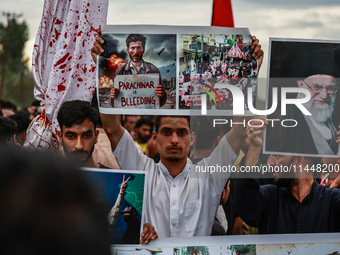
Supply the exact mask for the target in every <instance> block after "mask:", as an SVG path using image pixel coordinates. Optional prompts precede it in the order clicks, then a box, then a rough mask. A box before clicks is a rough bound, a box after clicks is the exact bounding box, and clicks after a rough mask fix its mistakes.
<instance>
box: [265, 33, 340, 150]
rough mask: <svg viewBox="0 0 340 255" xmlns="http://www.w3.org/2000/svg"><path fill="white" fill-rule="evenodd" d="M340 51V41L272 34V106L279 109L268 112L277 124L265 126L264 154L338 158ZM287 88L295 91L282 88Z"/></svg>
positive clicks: (270, 75) (270, 67)
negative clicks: (281, 37) (278, 36)
mask: <svg viewBox="0 0 340 255" xmlns="http://www.w3.org/2000/svg"><path fill="white" fill-rule="evenodd" d="M339 52H340V42H339V41H320V40H302V39H280V38H272V39H270V52H269V53H270V56H269V57H270V65H269V71H268V86H267V95H268V100H267V109H269V108H270V107H275V105H277V108H276V110H275V111H274V112H273V113H272V114H270V115H269V116H268V119H273V120H275V123H274V121H273V122H271V124H270V125H268V127H267V129H266V133H265V140H264V153H266V154H282V155H301V156H311V157H339V155H340V154H339V153H340V151H339V146H338V144H337V143H336V138H337V135H336V133H337V131H338V126H339V123H340V122H339V116H340V115H339V113H340V112H339V109H340V108H339V106H340V102H339V95H338V94H339V89H338V87H339V80H338V78H339V77H340V57H339V56H340V55H339ZM287 88H288V89H293V90H294V91H293V92H294V93H288V94H287V93H285V92H282V89H285V90H287ZM296 90H298V91H296ZM276 91H277V92H278V96H277V98H276V99H275V98H274V97H275V96H276V94H277V93H276ZM280 92H281V93H280ZM307 94H309V95H310V99H309V100H308V99H306V100H305V102H303V104H302V106H299V103H296V102H297V101H298V100H300V101H301V100H302V101H303V100H304V98H305V96H307ZM280 95H281V97H280ZM283 96H285V98H287V99H288V100H290V102H288V100H287V99H285V98H283ZM273 98H274V99H273ZM294 100H295V101H294ZM292 101H293V102H292ZM283 103H284V104H283ZM304 109H305V110H306V111H307V112H303V110H304ZM283 110H285V111H286V113H283Z"/></svg>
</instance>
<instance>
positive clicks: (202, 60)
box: [179, 33, 258, 115]
mask: <svg viewBox="0 0 340 255" xmlns="http://www.w3.org/2000/svg"><path fill="white" fill-rule="evenodd" d="M179 42H180V43H179V58H180V68H179V97H180V99H179V103H180V105H179V108H180V109H190V110H201V107H202V95H206V99H205V100H206V107H207V110H208V111H212V110H229V113H232V112H231V111H230V110H232V109H233V100H234V98H233V94H232V93H231V91H230V90H229V89H227V88H226V87H225V85H229V86H233V87H236V88H237V89H239V90H240V92H242V93H243V95H244V99H245V100H244V102H245V104H244V109H245V110H247V109H248V107H247V99H246V98H247V89H248V88H252V92H253V93H252V95H253V98H252V99H253V105H254V103H255V98H256V87H257V73H258V64H257V60H255V59H254V58H253V57H252V51H251V49H250V46H251V43H252V40H251V36H250V34H249V33H248V34H227V35H222V34H181V35H180V36H179ZM221 86H222V87H224V88H221ZM238 100H240V99H238ZM224 112H225V111H224ZM229 115H231V114H229Z"/></svg>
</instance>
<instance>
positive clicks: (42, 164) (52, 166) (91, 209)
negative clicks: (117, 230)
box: [0, 147, 110, 255]
mask: <svg viewBox="0 0 340 255" xmlns="http://www.w3.org/2000/svg"><path fill="white" fill-rule="evenodd" d="M0 168H1V171H0V192H1V194H2V195H1V197H0V226H1V228H0V238H1V241H2V245H1V247H0V254H4V255H5V254H12V255H18V254H37V255H42V254H55V255H57V254H65V255H77V254H86V255H91V254H100V255H106V254H107V255H109V254H110V245H109V236H108V222H107V210H108V206H107V205H106V204H104V203H103V202H102V201H99V200H98V194H97V192H96V191H95V190H94V188H93V187H92V186H91V185H90V183H89V181H88V180H87V179H86V176H85V171H84V172H83V171H80V169H78V168H77V167H76V165H75V164H73V163H72V162H70V161H67V160H66V159H64V158H60V157H56V156H55V155H52V154H47V153H41V152H40V153H38V152H37V151H35V152H28V151H25V152H24V151H20V150H13V149H11V150H9V149H8V148H7V147H6V148H0Z"/></svg>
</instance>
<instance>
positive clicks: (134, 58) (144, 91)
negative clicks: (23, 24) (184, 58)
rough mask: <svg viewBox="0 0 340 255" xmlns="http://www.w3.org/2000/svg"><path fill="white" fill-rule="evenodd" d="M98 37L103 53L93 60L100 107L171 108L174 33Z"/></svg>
mask: <svg viewBox="0 0 340 255" xmlns="http://www.w3.org/2000/svg"><path fill="white" fill-rule="evenodd" d="M102 38H103V39H104V40H105V44H104V45H103V49H104V53H103V54H102V55H101V56H99V58H98V61H97V62H98V88H99V90H98V91H99V93H98V94H99V102H100V106H101V107H104V108H116V109H120V110H123V109H124V110H125V109H145V110H150V109H171V108H174V107H175V83H176V35H175V34H139V33H129V34H115V33H103V34H102Z"/></svg>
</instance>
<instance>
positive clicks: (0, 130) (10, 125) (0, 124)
mask: <svg viewBox="0 0 340 255" xmlns="http://www.w3.org/2000/svg"><path fill="white" fill-rule="evenodd" d="M16 132H17V124H16V123H15V121H14V120H12V119H10V118H8V117H0V144H5V143H7V142H9V141H10V140H11V138H12V137H13V136H14V135H15V133H16Z"/></svg>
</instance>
